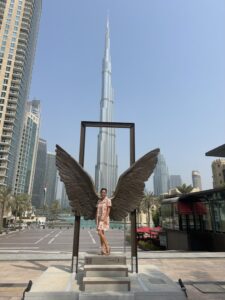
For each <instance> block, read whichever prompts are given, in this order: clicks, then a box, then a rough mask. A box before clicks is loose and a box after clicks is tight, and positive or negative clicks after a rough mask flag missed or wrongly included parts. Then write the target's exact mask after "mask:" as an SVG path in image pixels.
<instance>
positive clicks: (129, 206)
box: [56, 145, 159, 221]
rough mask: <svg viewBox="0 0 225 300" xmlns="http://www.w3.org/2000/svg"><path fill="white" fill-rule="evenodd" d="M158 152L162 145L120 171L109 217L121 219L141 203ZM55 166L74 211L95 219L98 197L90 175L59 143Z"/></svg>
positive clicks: (79, 214)
mask: <svg viewBox="0 0 225 300" xmlns="http://www.w3.org/2000/svg"><path fill="white" fill-rule="evenodd" d="M158 154H159V149H155V150H153V151H151V152H148V153H147V154H145V155H144V156H142V157H141V158H140V159H139V160H137V161H136V162H135V163H134V164H133V165H132V166H131V167H130V168H128V169H127V170H126V171H125V172H124V173H123V174H122V175H120V177H119V180H118V183H117V187H116V190H115V193H114V195H113V197H112V198H111V199H112V209H111V212H110V219H112V220H115V221H121V220H122V219H123V218H125V217H126V216H127V215H128V214H129V213H130V212H132V211H134V210H135V209H136V208H137V207H138V205H139V203H140V201H141V200H142V198H143V196H144V187H145V181H147V180H148V178H149V177H150V176H151V174H152V172H153V171H154V169H155V166H156V164H157V156H158ZM56 166H57V168H58V171H59V175H60V178H61V181H63V182H64V184H65V188H66V192H67V196H68V198H69V201H70V206H71V207H72V210H73V212H74V214H75V215H76V216H83V217H84V218H85V219H86V220H88V219H90V220H91V219H94V218H95V213H96V204H97V201H98V199H99V197H98V195H97V193H96V192H95V188H94V183H93V181H92V178H91V177H90V175H89V174H88V173H87V172H86V171H85V170H84V169H83V167H82V166H81V165H80V164H79V163H78V162H77V161H76V160H75V159H74V158H73V157H72V156H70V155H69V154H68V153H67V152H66V151H65V150H64V149H62V148H61V147H60V146H59V145H56Z"/></svg>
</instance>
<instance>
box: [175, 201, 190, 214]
mask: <svg viewBox="0 0 225 300" xmlns="http://www.w3.org/2000/svg"><path fill="white" fill-rule="evenodd" d="M178 212H179V214H181V215H190V214H192V213H193V211H192V208H191V204H190V203H187V202H178Z"/></svg>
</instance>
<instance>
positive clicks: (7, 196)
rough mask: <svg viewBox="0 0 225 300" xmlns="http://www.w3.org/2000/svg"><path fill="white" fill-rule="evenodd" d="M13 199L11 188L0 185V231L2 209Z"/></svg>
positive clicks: (7, 206)
mask: <svg viewBox="0 0 225 300" xmlns="http://www.w3.org/2000/svg"><path fill="white" fill-rule="evenodd" d="M13 201H14V197H13V195H12V193H11V190H10V189H9V188H8V187H5V186H0V232H1V231H2V228H3V217H4V211H5V209H6V208H9V207H10V206H11V205H12V204H13Z"/></svg>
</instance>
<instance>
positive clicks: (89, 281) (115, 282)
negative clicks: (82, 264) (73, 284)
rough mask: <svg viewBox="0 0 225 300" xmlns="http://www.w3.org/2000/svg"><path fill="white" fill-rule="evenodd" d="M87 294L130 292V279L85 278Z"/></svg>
mask: <svg viewBox="0 0 225 300" xmlns="http://www.w3.org/2000/svg"><path fill="white" fill-rule="evenodd" d="M83 287H84V291H85V292H106V291H112V292H128V291H130V279H129V278H128V277H84V278H83Z"/></svg>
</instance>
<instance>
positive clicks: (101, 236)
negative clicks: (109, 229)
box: [98, 229, 106, 254]
mask: <svg viewBox="0 0 225 300" xmlns="http://www.w3.org/2000/svg"><path fill="white" fill-rule="evenodd" d="M98 235H99V238H100V243H101V248H102V251H101V252H102V254H104V253H105V252H106V248H105V244H104V240H103V234H102V230H100V229H99V230H98Z"/></svg>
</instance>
